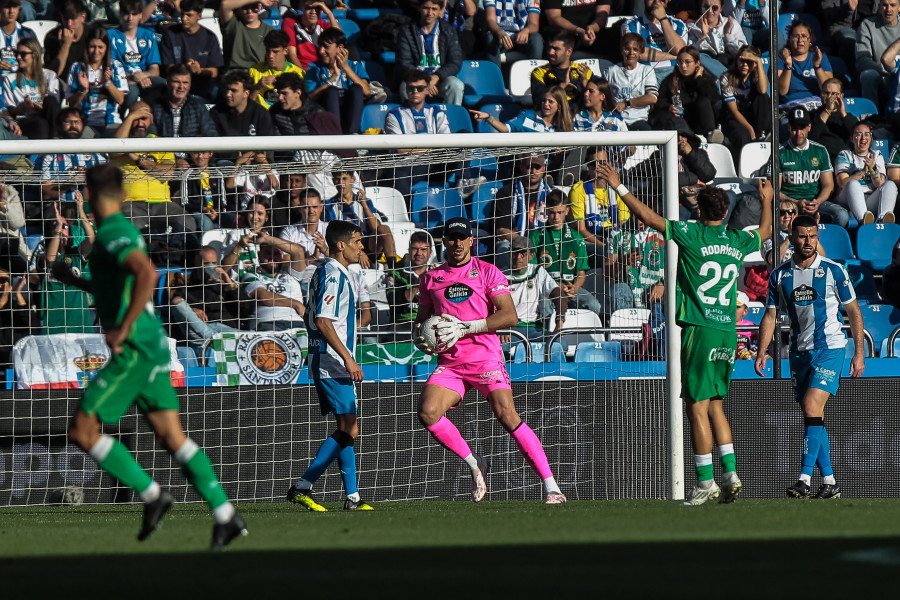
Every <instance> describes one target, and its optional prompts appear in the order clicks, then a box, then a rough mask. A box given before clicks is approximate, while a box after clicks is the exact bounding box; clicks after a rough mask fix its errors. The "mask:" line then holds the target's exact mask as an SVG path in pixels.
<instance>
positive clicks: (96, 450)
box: [89, 435, 153, 493]
mask: <svg viewBox="0 0 900 600" xmlns="http://www.w3.org/2000/svg"><path fill="white" fill-rule="evenodd" d="M89 454H90V455H91V457H92V458H93V459H94V460H95V461H97V464H98V465H100V468H101V469H103V470H104V471H106V472H107V473H109V474H110V475H112V476H113V477H115V478H116V479H118V480H119V481H120V482H122V484H123V485H127V486H128V487H130V488H131V489H133V490H134V491H136V492H138V493H141V492H143V491H144V490H146V489H147V488H149V487H150V484H152V483H153V479H152V478H151V477H150V476H149V475H148V474H147V472H146V471H144V469H142V468H141V465H139V464H138V463H137V461H136V460H134V457H133V456H132V455H131V452H129V451H128V448H126V447H125V446H124V445H123V444H122V442H120V441H119V440H117V439H115V438H113V437H111V436H108V435H103V436H100V440H99V441H98V442H97V443H96V444H94V447H93V448H91V450H90V452H89Z"/></svg>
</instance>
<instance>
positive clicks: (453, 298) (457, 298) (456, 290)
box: [444, 283, 474, 304]
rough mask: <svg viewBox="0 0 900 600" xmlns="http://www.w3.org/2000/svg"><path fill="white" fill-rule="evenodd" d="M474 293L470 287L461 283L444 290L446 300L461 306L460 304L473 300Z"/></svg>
mask: <svg viewBox="0 0 900 600" xmlns="http://www.w3.org/2000/svg"><path fill="white" fill-rule="evenodd" d="M473 293H474V290H473V289H472V288H470V287H469V286H467V285H463V284H461V283H454V284H453V285H451V286H448V287H447V289H445V290H444V298H446V299H447V300H449V301H450V302H453V303H456V304H459V303H460V302H465V301H466V300H468V299H469V298H471V297H472V294H473Z"/></svg>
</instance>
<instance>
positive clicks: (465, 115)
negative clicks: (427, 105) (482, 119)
mask: <svg viewBox="0 0 900 600" xmlns="http://www.w3.org/2000/svg"><path fill="white" fill-rule="evenodd" d="M435 106H438V107H440V108H441V109H443V111H444V112H445V113H447V121H448V122H449V124H450V131H452V132H453V133H459V132H461V131H465V132H466V133H472V131H474V130H473V129H472V119H470V118H469V111H467V110H466V109H465V108H463V107H462V106H459V105H456V104H435Z"/></svg>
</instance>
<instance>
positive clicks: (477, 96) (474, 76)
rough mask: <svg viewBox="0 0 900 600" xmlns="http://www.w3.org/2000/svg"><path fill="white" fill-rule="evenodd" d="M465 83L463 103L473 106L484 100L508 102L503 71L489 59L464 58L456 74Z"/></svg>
mask: <svg viewBox="0 0 900 600" xmlns="http://www.w3.org/2000/svg"><path fill="white" fill-rule="evenodd" d="M456 76H457V77H458V78H459V80H460V81H462V82H463V85H465V91H464V92H463V104H464V105H466V106H468V107H470V108H474V107H476V106H480V105H482V104H484V103H486V102H508V101H509V100H510V99H511V98H510V96H509V95H508V94H507V93H506V86H505V85H504V83H503V73H501V72H500V67H498V66H497V65H495V64H494V63H492V62H491V61H489V60H464V61H463V63H462V68H461V69H460V70H459V73H457V75H456Z"/></svg>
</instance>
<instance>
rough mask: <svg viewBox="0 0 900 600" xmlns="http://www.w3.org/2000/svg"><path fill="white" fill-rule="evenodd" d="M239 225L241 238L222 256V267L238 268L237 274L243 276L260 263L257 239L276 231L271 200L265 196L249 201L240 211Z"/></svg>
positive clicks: (226, 268)
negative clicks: (270, 221) (272, 225)
mask: <svg viewBox="0 0 900 600" xmlns="http://www.w3.org/2000/svg"><path fill="white" fill-rule="evenodd" d="M237 225H238V227H239V231H240V238H239V239H238V241H237V243H236V244H234V245H233V246H232V247H231V248H230V249H229V251H228V253H227V254H226V255H225V256H224V257H223V258H222V268H223V269H225V270H226V271H228V270H230V269H236V270H237V276H238V277H242V276H243V275H244V273H245V272H247V271H248V270H253V268H255V267H256V266H258V265H259V244H257V243H256V239H257V238H258V237H259V236H260V235H261V234H263V233H265V234H268V235H274V233H275V232H274V231H272V230H271V227H270V224H269V201H268V200H267V199H266V198H264V197H263V196H256V197H255V198H253V199H252V200H251V201H250V202H248V203H247V208H246V209H245V210H243V211H241V212H240V214H239V216H238V221H237ZM231 239H234V238H233V237H232V238H231Z"/></svg>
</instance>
